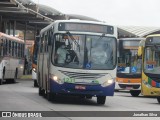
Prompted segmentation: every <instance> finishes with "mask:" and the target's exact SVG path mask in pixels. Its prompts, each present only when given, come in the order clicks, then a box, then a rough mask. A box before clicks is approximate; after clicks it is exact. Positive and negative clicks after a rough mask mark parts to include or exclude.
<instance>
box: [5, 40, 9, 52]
mask: <svg viewBox="0 0 160 120" xmlns="http://www.w3.org/2000/svg"><path fill="white" fill-rule="evenodd" d="M5 48H6V52H5V55H8V48H9V47H8V40H7V39H6V44H5Z"/></svg>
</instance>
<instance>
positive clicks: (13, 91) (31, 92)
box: [0, 80, 160, 120]
mask: <svg viewBox="0 0 160 120" xmlns="http://www.w3.org/2000/svg"><path fill="white" fill-rule="evenodd" d="M0 111H160V105H159V104H158V103H157V100H156V98H154V97H144V96H142V95H141V96H139V97H131V95H130V94H129V93H128V92H115V95H114V97H107V99H106V103H105V105H97V103H96V98H92V99H91V100H87V99H80V98H79V97H73V96H58V98H57V99H56V100H55V101H54V102H49V101H48V100H47V99H45V98H44V97H42V96H39V94H38V88H35V87H33V81H31V80H17V83H15V84H3V85H1V86H0ZM1 119H2V118H0V120H1ZM3 119H4V120H5V119H7V118H3ZM3 119H2V120H3ZM39 119H40V120H41V119H42V118H39ZM47 119H51V118H47ZM54 119H55V118H54ZM57 119H59V118H57ZM61 119H62V120H63V119H76V120H82V119H84V117H79V118H73V117H64V118H61ZM88 119H92V118H88ZM101 119H104V120H105V119H106V118H102V117H101ZM110 119H113V118H110ZM110 119H109V120H110ZM130 119H131V120H132V119H133V118H123V120H130ZM150 119H151V118H145V120H150ZM154 119H157V117H156V118H154ZM15 120H17V118H16V119H15ZM136 120H137V118H136Z"/></svg>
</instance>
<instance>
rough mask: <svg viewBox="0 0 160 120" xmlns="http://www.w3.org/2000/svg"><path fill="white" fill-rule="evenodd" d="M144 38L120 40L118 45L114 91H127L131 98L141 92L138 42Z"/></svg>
mask: <svg viewBox="0 0 160 120" xmlns="http://www.w3.org/2000/svg"><path fill="white" fill-rule="evenodd" d="M142 39H144V38H121V39H119V41H118V42H119V44H118V67H117V78H116V87H115V90H129V91H130V94H131V95H132V96H138V95H139V94H140V92H141V90H140V86H141V59H139V58H138V56H137V53H138V47H139V42H140V41H141V40H142Z"/></svg>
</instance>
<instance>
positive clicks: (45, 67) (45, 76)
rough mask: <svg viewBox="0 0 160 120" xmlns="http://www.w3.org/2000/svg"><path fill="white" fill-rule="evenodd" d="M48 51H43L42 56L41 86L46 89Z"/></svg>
mask: <svg viewBox="0 0 160 120" xmlns="http://www.w3.org/2000/svg"><path fill="white" fill-rule="evenodd" d="M47 58H48V53H44V58H43V88H44V89H45V90H47V88H48V65H47V63H48V59H47Z"/></svg>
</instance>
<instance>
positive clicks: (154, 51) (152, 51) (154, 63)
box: [144, 45, 160, 74]
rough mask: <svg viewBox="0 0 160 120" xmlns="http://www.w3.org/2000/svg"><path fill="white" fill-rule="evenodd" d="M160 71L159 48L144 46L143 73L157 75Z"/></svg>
mask: <svg viewBox="0 0 160 120" xmlns="http://www.w3.org/2000/svg"><path fill="white" fill-rule="evenodd" d="M159 71H160V46H155V45H153V46H152V45H151V46H146V47H145V58H144V72H145V73H151V74H159Z"/></svg>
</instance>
